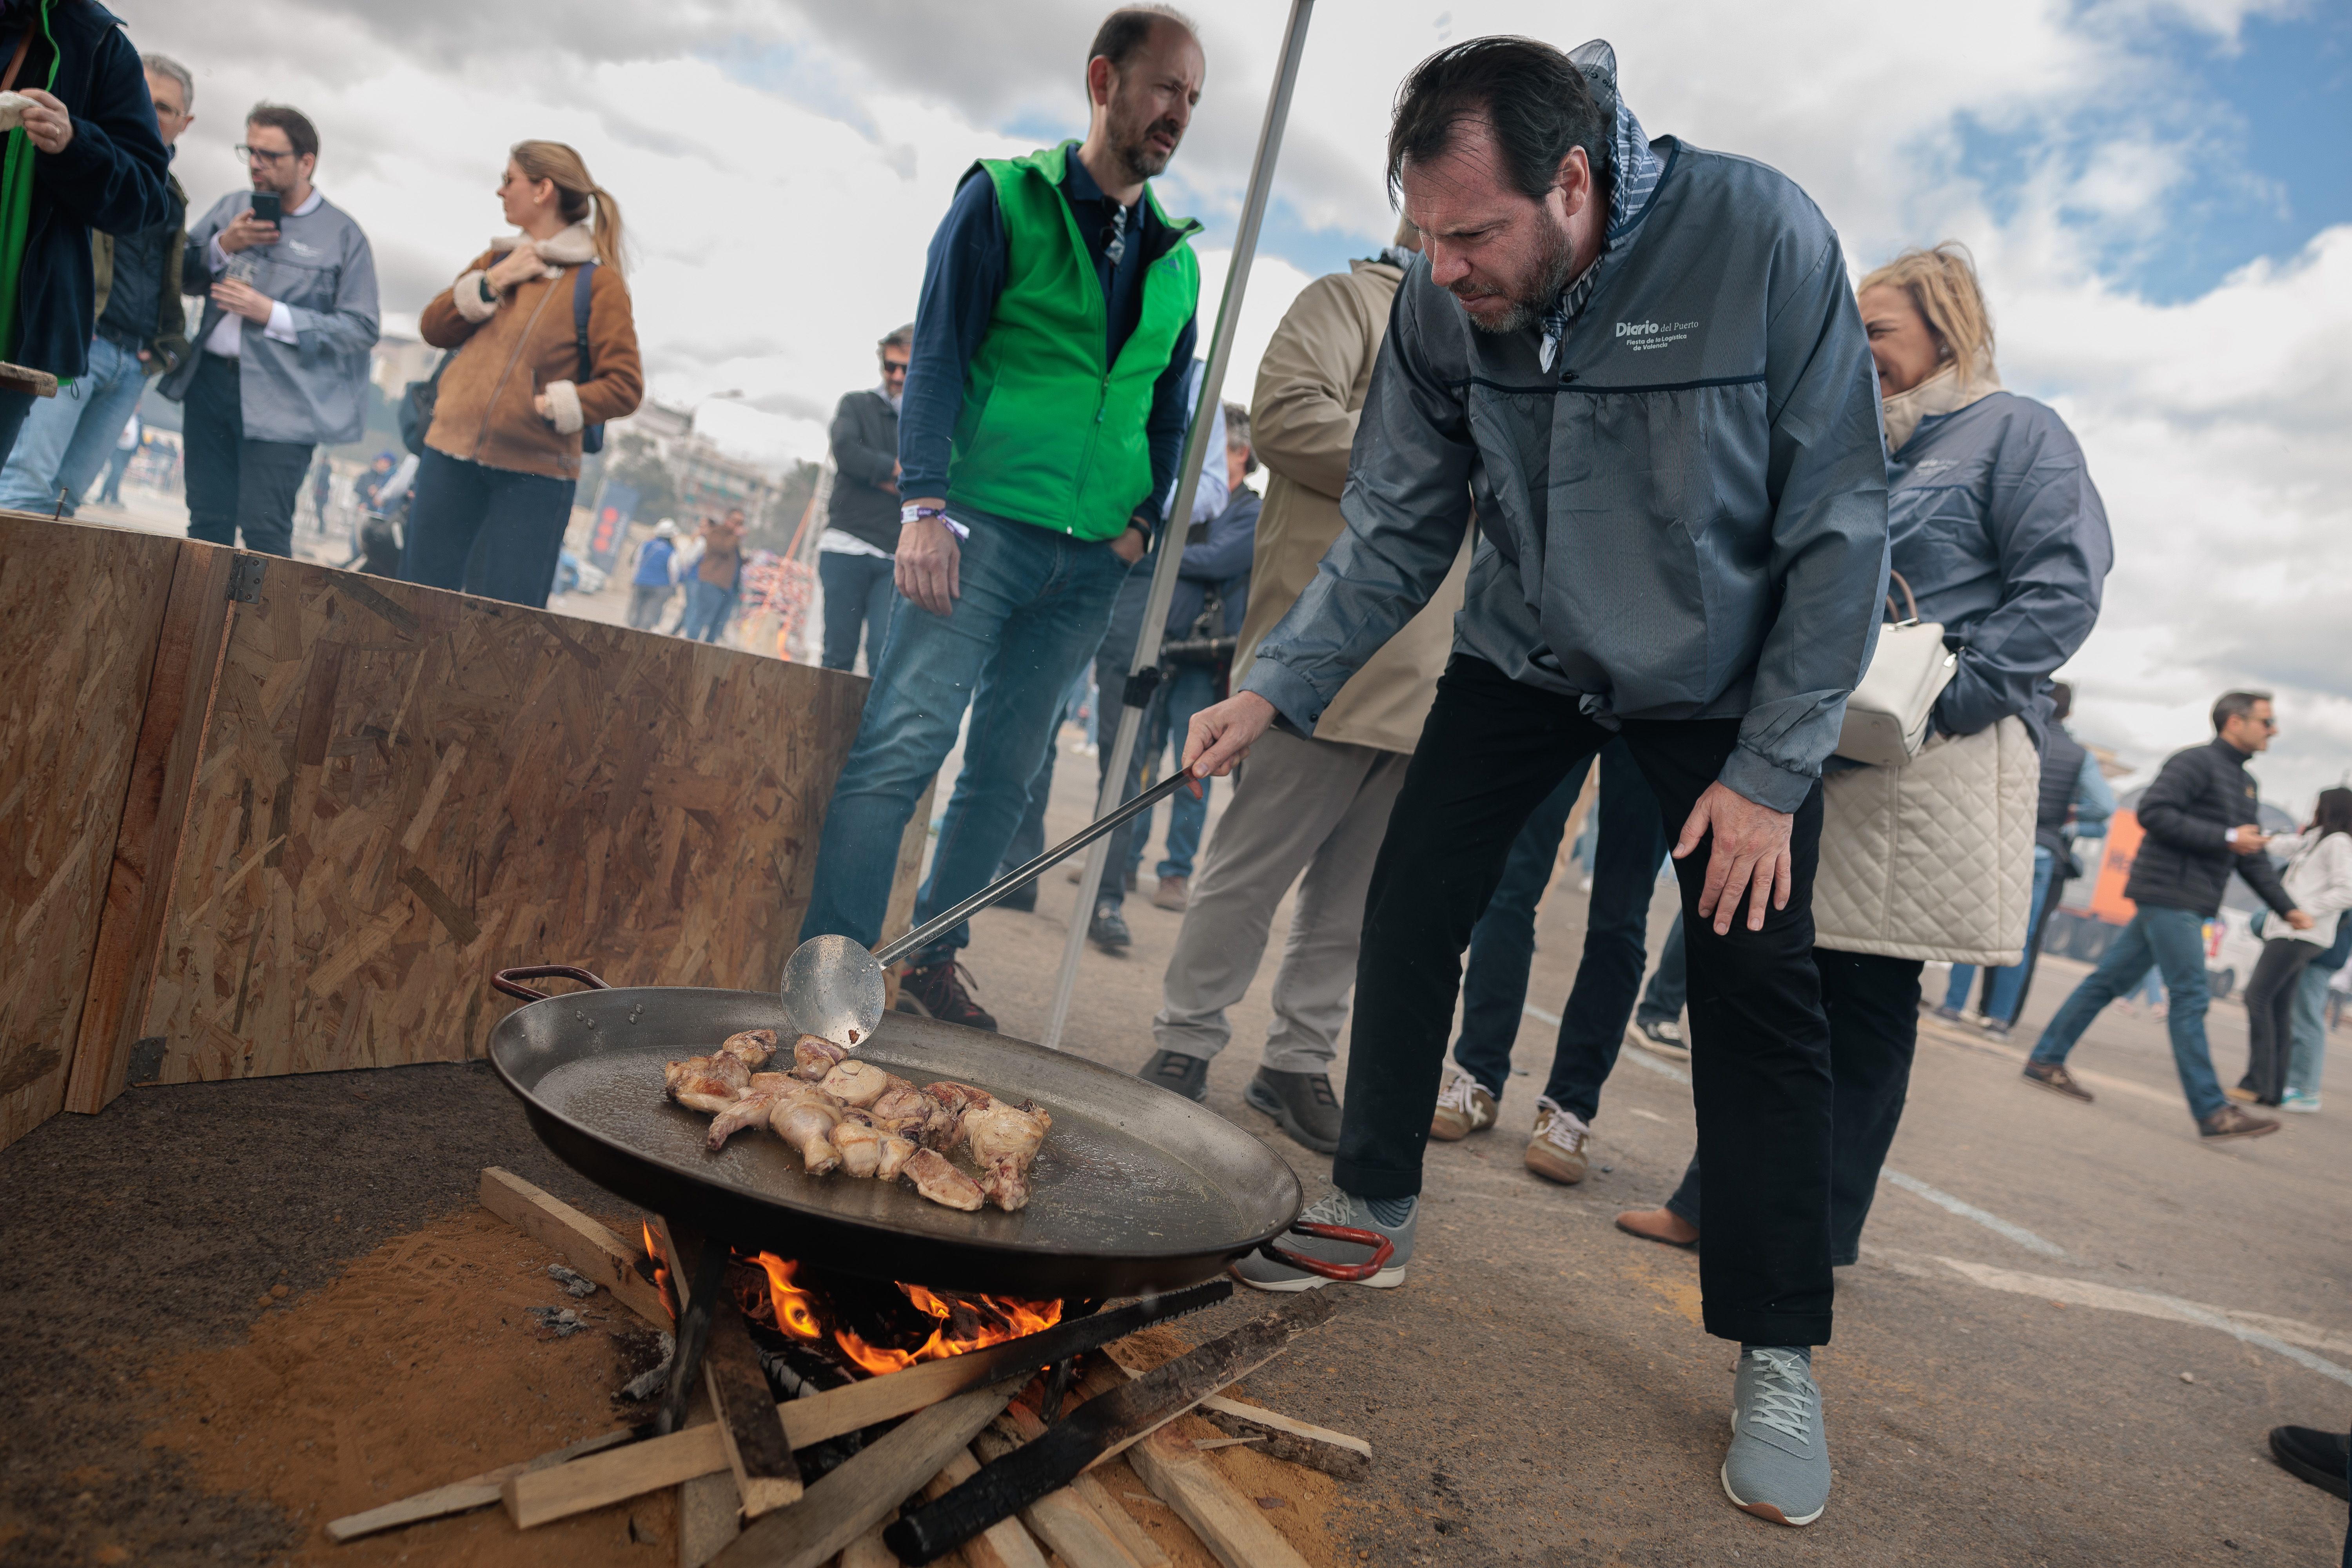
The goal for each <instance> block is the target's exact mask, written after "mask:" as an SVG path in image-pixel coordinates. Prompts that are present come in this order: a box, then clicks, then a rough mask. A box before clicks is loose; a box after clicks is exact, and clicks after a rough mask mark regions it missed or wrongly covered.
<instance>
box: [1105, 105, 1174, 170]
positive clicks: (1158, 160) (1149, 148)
mask: <svg viewBox="0 0 2352 1568" xmlns="http://www.w3.org/2000/svg"><path fill="white" fill-rule="evenodd" d="M1155 131H1164V132H1167V134H1168V139H1169V140H1170V141H1171V142H1182V141H1183V139H1184V129H1183V127H1182V126H1181V125H1178V124H1177V123H1176V122H1175V121H1172V120H1160V121H1151V122H1150V123H1148V124H1143V125H1137V126H1133V127H1131V128H1129V131H1128V132H1127V133H1126V134H1125V135H1123V136H1121V137H1120V138H1119V141H1118V148H1117V152H1118V161H1119V163H1120V164H1121V165H1122V166H1124V167H1125V168H1126V170H1127V172H1128V173H1129V174H1133V175H1134V176H1135V177H1136V178H1137V179H1139V180H1149V179H1153V178H1155V177H1157V176H1158V175H1159V174H1160V171H1161V170H1162V169H1165V168H1166V167H1168V160H1169V159H1170V158H1171V157H1172V156H1174V155H1175V149H1174V148H1173V147H1171V148H1170V149H1169V150H1168V151H1167V152H1165V153H1162V152H1161V151H1160V149H1159V148H1157V147H1155V146H1153V145H1152V144H1151V142H1150V136H1151V133H1152V132H1155Z"/></svg>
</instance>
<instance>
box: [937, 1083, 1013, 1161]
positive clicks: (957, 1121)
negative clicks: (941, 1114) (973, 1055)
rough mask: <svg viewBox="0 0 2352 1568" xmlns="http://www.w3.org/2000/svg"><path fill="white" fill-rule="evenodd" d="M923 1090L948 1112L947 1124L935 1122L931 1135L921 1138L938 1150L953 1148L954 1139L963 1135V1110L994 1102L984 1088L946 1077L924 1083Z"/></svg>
mask: <svg viewBox="0 0 2352 1568" xmlns="http://www.w3.org/2000/svg"><path fill="white" fill-rule="evenodd" d="M923 1092H924V1093H925V1094H927V1095H929V1096H930V1098H931V1099H933V1100H937V1101H939V1103H940V1105H941V1106H943V1107H945V1108H946V1110H947V1112H948V1122H947V1125H945V1126H944V1127H940V1126H937V1125H936V1124H935V1125H934V1127H933V1129H932V1131H931V1136H929V1137H927V1138H925V1139H924V1140H923V1142H925V1143H926V1144H928V1145H929V1146H930V1147H931V1148H934V1149H940V1150H950V1149H953V1148H954V1147H955V1146H956V1141H957V1140H958V1139H959V1138H961V1136H962V1135H963V1129H962V1120H963V1115H964V1112H966V1111H968V1110H981V1109H982V1108H983V1107H985V1106H988V1105H992V1104H993V1103H994V1102H995V1101H994V1097H992V1095H990V1093H989V1092H988V1090H986V1089H974V1088H973V1087H972V1086H971V1085H970V1084H968V1083H954V1082H951V1081H950V1080H949V1079H940V1081H939V1082H937V1083H927V1084H925V1085H924V1086H923Z"/></svg>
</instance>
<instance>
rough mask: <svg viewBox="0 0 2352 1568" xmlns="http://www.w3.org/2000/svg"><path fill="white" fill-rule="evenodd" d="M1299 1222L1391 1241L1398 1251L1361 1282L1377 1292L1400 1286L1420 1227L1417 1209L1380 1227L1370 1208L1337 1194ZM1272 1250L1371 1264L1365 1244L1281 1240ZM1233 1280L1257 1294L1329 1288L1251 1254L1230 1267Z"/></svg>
mask: <svg viewBox="0 0 2352 1568" xmlns="http://www.w3.org/2000/svg"><path fill="white" fill-rule="evenodd" d="M1298 1217H1299V1218H1300V1219H1302V1220H1307V1221H1312V1222H1314V1223H1317V1224H1320V1225H1344V1226H1353V1227H1354V1228H1356V1229H1358V1230H1375V1231H1378V1232H1380V1233H1381V1235H1382V1236H1385V1237H1388V1238H1389V1241H1390V1243H1391V1245H1392V1246H1393V1247H1395V1248H1396V1250H1395V1251H1394V1252H1393V1253H1392V1254H1391V1256H1390V1258H1389V1260H1388V1262H1387V1263H1386V1264H1384V1265H1383V1266H1382V1267H1381V1271H1380V1272H1379V1273H1378V1274H1375V1275H1373V1276H1372V1277H1371V1278H1370V1279H1366V1280H1363V1281H1361V1283H1363V1284H1365V1285H1369V1286H1370V1287H1371V1288H1372V1289H1375V1290H1390V1289H1395V1288H1396V1287H1397V1286H1399V1285H1402V1284H1403V1283H1404V1266H1405V1265H1406V1264H1408V1263H1410V1262H1412V1228H1413V1226H1415V1225H1417V1224H1419V1223H1420V1221H1421V1205H1419V1204H1415V1205H1412V1213H1411V1214H1409V1215H1405V1218H1404V1223H1403V1224H1402V1225H1397V1226H1388V1225H1382V1224H1381V1222H1380V1221H1379V1220H1377V1219H1374V1218H1373V1217H1372V1210H1371V1205H1369V1204H1367V1203H1365V1202H1364V1200H1363V1199H1361V1198H1360V1197H1356V1196H1353V1195H1352V1194H1348V1193H1339V1192H1335V1193H1333V1194H1331V1195H1330V1196H1329V1197H1328V1198H1325V1199H1324V1200H1323V1201H1322V1202H1321V1203H1318V1204H1309V1205H1307V1212H1306V1213H1304V1214H1302V1215H1299V1216H1298ZM1275 1245H1276V1247H1283V1248H1285V1249H1286V1250H1288V1251H1291V1252H1297V1253H1300V1254H1303V1255H1304V1256H1306V1257H1308V1258H1323V1259H1326V1260H1328V1261H1329V1262H1332V1263H1364V1262H1368V1261H1370V1254H1368V1253H1366V1252H1365V1250H1364V1248H1363V1244H1362V1243H1360V1242H1354V1241H1327V1240H1325V1239H1324V1238H1322V1237H1314V1236H1288V1235H1286V1236H1283V1237H1278V1238H1276V1242H1275ZM1233 1275H1234V1279H1238V1280H1240V1281H1241V1282H1242V1283H1243V1284H1244V1285H1248V1286H1251V1287H1253V1288H1255V1289H1260V1290H1314V1289H1320V1288H1321V1287H1323V1286H1326V1285H1328V1284H1330V1283H1332V1281H1330V1280H1328V1279H1324V1278H1323V1276H1321V1275H1320V1274H1309V1273H1308V1272H1307V1270H1305V1269H1304V1268H1291V1267H1290V1265H1288V1264H1287V1263H1277V1262H1276V1261H1275V1260H1274V1259H1273V1258H1268V1257H1267V1256H1266V1255H1265V1253H1263V1252H1253V1253H1251V1254H1250V1255H1249V1256H1248V1257H1247V1258H1243V1259H1242V1260H1241V1261H1240V1262H1239V1263H1236V1264H1234V1267H1233Z"/></svg>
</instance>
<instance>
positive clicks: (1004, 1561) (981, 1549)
mask: <svg viewBox="0 0 2352 1568" xmlns="http://www.w3.org/2000/svg"><path fill="white" fill-rule="evenodd" d="M978 1474H980V1461H979V1460H978V1459H977V1458H974V1457H973V1456H972V1455H971V1452H970V1451H969V1450H967V1451H965V1452H963V1453H961V1454H950V1456H948V1462H947V1464H946V1465H945V1466H943V1467H942V1468H940V1473H939V1474H938V1475H936V1476H934V1477H932V1478H931V1480H930V1483H929V1485H927V1486H926V1487H924V1488H923V1496H924V1498H925V1499H927V1500H928V1499H931V1498H938V1497H944V1496H945V1495H946V1494H947V1493H949V1492H951V1491H953V1490H954V1489H956V1488H958V1487H960V1486H961V1485H963V1483H964V1482H966V1481H968V1480H970V1479H971V1478H972V1477H974V1476H976V1475H978ZM956 1550H957V1551H958V1552H961V1553H962V1554H963V1560H964V1562H965V1563H968V1564H969V1565H970V1568H1045V1553H1044V1552H1040V1551H1038V1550H1037V1542H1035V1541H1034V1540H1032V1539H1031V1538H1030V1535H1029V1531H1027V1530H1025V1529H1024V1528H1023V1527H1022V1524H1021V1521H1019V1520H1017V1519H1000V1520H998V1521H996V1522H995V1523H994V1524H992V1525H990V1526H989V1527H988V1528H987V1529H986V1530H984V1531H982V1532H981V1533H980V1534H978V1535H975V1536H973V1537H972V1538H971V1540H970V1541H967V1542H964V1543H963V1544H962V1545H961V1546H960V1547H958V1548H956Z"/></svg>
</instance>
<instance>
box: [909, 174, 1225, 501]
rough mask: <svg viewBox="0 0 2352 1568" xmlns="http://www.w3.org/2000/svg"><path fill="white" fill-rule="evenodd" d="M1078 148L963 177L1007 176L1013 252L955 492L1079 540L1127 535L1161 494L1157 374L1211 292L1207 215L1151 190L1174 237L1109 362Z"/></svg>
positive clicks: (971, 402) (975, 375)
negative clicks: (1068, 166)
mask: <svg viewBox="0 0 2352 1568" xmlns="http://www.w3.org/2000/svg"><path fill="white" fill-rule="evenodd" d="M1076 146H1077V143H1076V142H1064V143H1062V145H1060V146H1059V147H1054V148H1049V149H1045V150H1043V151H1039V152H1035V153H1029V154H1027V155H1026V156H1024V157H1020V158H1008V159H998V158H983V159H982V160H981V161H980V162H979V163H977V164H975V165H973V172H972V174H966V175H965V176H964V177H965V178H966V179H971V178H973V177H974V176H975V175H977V174H982V173H985V174H987V176H988V178H989V179H990V180H991V181H992V183H993V184H995V186H996V202H997V208H998V210H999V211H1000V212H1001V213H1002V214H1003V218H1004V232H1005V240H1006V244H1005V250H1006V253H1007V255H1006V268H1005V279H1004V291H1003V293H1002V294H1001V295H999V296H998V297H997V301H996V310H995V314H994V315H993V316H992V318H991V320H990V321H989V324H988V336H987V337H985V338H984V339H982V341H981V345H980V352H979V353H976V354H974V355H973V356H972V360H971V370H970V371H969V372H967V373H966V374H965V377H964V386H963V411H962V413H961V415H960V416H958V418H957V420H956V427H955V441H954V447H953V448H952V451H951V453H950V458H949V460H948V500H949V501H950V504H952V503H955V502H958V501H961V502H962V503H963V504H965V505H967V506H971V507H976V508H978V509H980V510H983V511H991V512H994V513H996V514H997V515H999V516H1001V517H1010V518H1014V519H1017V520H1019V521H1023V522H1026V523H1031V524H1034V525H1035V526H1036V527H1039V528H1050V529H1053V530H1055V531H1057V532H1061V533H1066V534H1069V535H1071V536H1072V537H1074V538H1077V539H1088V540H1104V539H1116V538H1118V536H1119V535H1120V534H1121V533H1123V532H1125V531H1127V521H1128V519H1129V517H1131V516H1132V515H1134V512H1135V509H1136V508H1137V507H1138V506H1139V505H1141V504H1142V503H1143V501H1144V500H1145V499H1146V498H1147V497H1149V496H1150V493H1151V447H1150V440H1149V439H1148V437H1146V435H1145V432H1144V426H1145V422H1146V421H1147V420H1148V419H1149V418H1150V415H1151V390H1152V384H1154V383H1155V382H1157V381H1158V380H1159V379H1160V373H1161V372H1163V371H1165V370H1166V369H1167V368H1168V361H1169V356H1170V355H1171V353H1173V352H1174V351H1175V347H1176V338H1177V334H1179V333H1180V332H1181V331H1183V330H1184V324H1185V323H1186V322H1187V321H1191V320H1192V313H1193V310H1194V309H1195V307H1196V306H1197V305H1198V303H1199V300H1200V294H1201V263H1200V258H1198V257H1196V256H1194V255H1193V253H1192V245H1191V243H1190V241H1191V237H1192V235H1194V234H1196V233H1198V232H1199V231H1200V225H1199V224H1196V223H1194V222H1192V220H1190V219H1186V220H1184V221H1182V222H1181V223H1177V222H1173V221H1171V220H1170V219H1169V217H1168V216H1167V215H1166V214H1165V213H1163V212H1161V211H1160V203H1159V200H1158V198H1157V197H1155V196H1154V195H1151V193H1150V187H1149V186H1146V187H1145V192H1144V200H1145V201H1147V202H1149V203H1150V207H1151V213H1152V216H1155V217H1157V218H1158V219H1159V220H1160V223H1161V224H1162V225H1165V227H1164V228H1162V229H1161V230H1160V234H1161V236H1162V237H1163V239H1164V238H1165V237H1166V236H1168V235H1171V234H1172V235H1173V237H1174V238H1173V243H1172V244H1171V245H1170V247H1169V248H1168V249H1167V250H1166V251H1165V252H1164V253H1163V254H1161V255H1159V256H1156V257H1152V258H1150V260H1149V262H1148V270H1147V271H1146V272H1145V274H1144V279H1143V313H1142V316H1141V318H1140V319H1139V321H1137V322H1136V327H1135V331H1134V332H1133V333H1131V334H1130V335H1129V338H1128V340H1127V342H1125V343H1124V344H1123V345H1121V347H1120V349H1119V352H1118V361H1117V363H1111V364H1106V363H1104V356H1105V353H1106V350H1107V347H1108V337H1107V331H1108V328H1107V326H1106V318H1105V314H1104V311H1105V306H1104V302H1103V289H1102V282H1101V279H1099V278H1098V277H1097V275H1096V272H1095V268H1094V262H1093V258H1092V257H1091V256H1090V255H1089V254H1088V252H1087V244H1086V240H1085V238H1084V237H1082V236H1081V235H1080V234H1079V233H1078V225H1077V220H1076V217H1075V216H1072V214H1071V212H1070V206H1069V204H1068V203H1067V202H1066V201H1065V200H1063V199H1062V190H1061V184H1062V172H1063V168H1064V160H1065V159H1066V158H1067V157H1068V156H1069V154H1070V152H1071V149H1073V148H1075V147H1076ZM1147 232H1149V230H1147Z"/></svg>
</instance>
